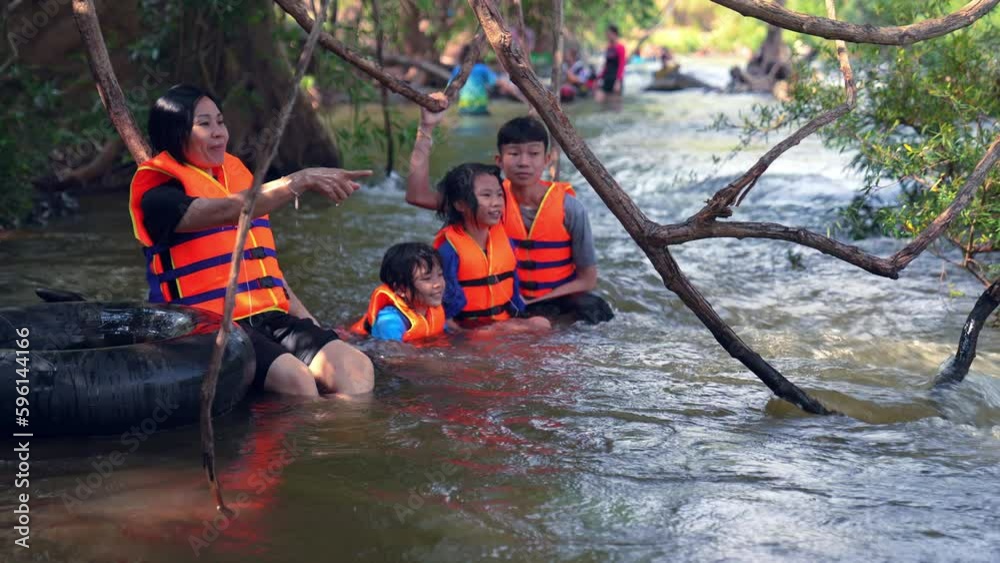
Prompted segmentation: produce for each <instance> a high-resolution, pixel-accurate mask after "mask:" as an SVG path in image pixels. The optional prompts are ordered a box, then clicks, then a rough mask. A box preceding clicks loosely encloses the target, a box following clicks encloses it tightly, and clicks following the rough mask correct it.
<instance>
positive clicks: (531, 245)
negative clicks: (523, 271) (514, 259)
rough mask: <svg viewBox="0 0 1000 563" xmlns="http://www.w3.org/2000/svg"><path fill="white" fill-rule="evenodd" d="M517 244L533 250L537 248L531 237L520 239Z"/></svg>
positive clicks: (519, 246)
mask: <svg viewBox="0 0 1000 563" xmlns="http://www.w3.org/2000/svg"><path fill="white" fill-rule="evenodd" d="M517 246H518V248H523V249H525V250H532V249H533V248H535V241H533V240H531V239H524V240H522V241H518V243H517Z"/></svg>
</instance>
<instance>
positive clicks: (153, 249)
mask: <svg viewBox="0 0 1000 563" xmlns="http://www.w3.org/2000/svg"><path fill="white" fill-rule="evenodd" d="M270 226H271V221H269V220H268V219H263V218H257V219H254V220H253V221H250V227H251V228H253V227H270ZM235 230H236V226H235V225H227V226H225V227H214V228H211V229H205V230H203V231H194V232H191V233H176V232H175V233H174V234H173V236H172V237H170V243H169V244H167V243H160V244H154V245H153V246H148V247H145V248H144V249H143V251H144V252H146V256H147V257H148V256H149V255H150V254H159V253H161V252H163V251H164V250H169V249H170V247H171V246H177V245H179V244H183V243H185V242H191V241H192V240H196V239H200V238H202V237H207V236H210V235H214V234H218V233H224V232H226V231H235Z"/></svg>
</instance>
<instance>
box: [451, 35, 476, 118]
mask: <svg viewBox="0 0 1000 563" xmlns="http://www.w3.org/2000/svg"><path fill="white" fill-rule="evenodd" d="M484 39H485V35H484V34H483V30H482V29H481V28H480V29H479V31H477V32H476V36H475V37H473V38H472V41H471V42H470V43H469V51H468V52H467V53H466V54H465V59H464V60H463V61H462V68H461V70H459V71H458V76H456V77H455V79H454V80H452V81H451V82H450V83H449V84H448V87H447V88H445V89H444V96H445V97H446V98H448V105H449V106H450V105H451V104H454V103H455V100H456V99H457V98H458V93H459V92H460V91H461V90H462V86H465V82H466V81H467V80H468V79H469V75H470V74H472V67H474V66H476V61H478V60H479V54H480V53H481V52H482V50H483V41H484ZM448 78H449V79H450V78H451V76H450V75H449V76H448Z"/></svg>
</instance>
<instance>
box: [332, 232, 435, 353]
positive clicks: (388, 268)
mask: <svg viewBox="0 0 1000 563" xmlns="http://www.w3.org/2000/svg"><path fill="white" fill-rule="evenodd" d="M378 277H379V279H380V280H381V281H382V285H380V286H378V287H377V288H375V291H373V292H372V295H371V298H370V299H369V302H368V312H366V313H365V316H363V317H361V320H359V321H358V322H356V323H354V325H353V326H352V327H351V331H352V332H354V333H356V334H360V335H362V336H365V335H370V336H371V337H373V338H375V339H377V340H395V341H403V342H413V341H416V340H420V339H423V338H429V337H432V336H437V335H439V334H441V333H442V332H444V324H445V317H444V308H443V307H442V306H441V299H442V297H443V296H444V289H445V283H444V276H443V275H442V273H441V257H440V256H439V255H438V253H437V251H436V250H434V249H433V248H431V246H430V245H428V244H425V243H422V242H404V243H400V244H396V245H393V246H392V247H390V248H389V250H386V251H385V256H383V257H382V267H381V269H380V270H379V274H378Z"/></svg>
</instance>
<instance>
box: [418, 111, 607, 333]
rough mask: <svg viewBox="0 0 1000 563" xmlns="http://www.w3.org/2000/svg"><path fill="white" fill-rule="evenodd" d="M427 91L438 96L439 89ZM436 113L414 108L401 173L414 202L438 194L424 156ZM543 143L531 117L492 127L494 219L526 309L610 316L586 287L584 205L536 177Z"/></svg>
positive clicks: (592, 263)
mask: <svg viewBox="0 0 1000 563" xmlns="http://www.w3.org/2000/svg"><path fill="white" fill-rule="evenodd" d="M432 97H436V98H438V99H445V98H444V97H443V95H442V94H440V93H435V94H432ZM443 117H444V112H440V113H431V112H429V111H427V110H426V109H421V125H420V128H419V129H418V130H417V140H416V143H415V144H414V146H413V153H412V154H411V156H410V174H409V176H408V178H407V181H406V201H407V202H408V203H410V204H411V205H415V206H417V207H424V208H427V209H436V208H437V207H438V206H439V205H440V201H441V195H440V194H439V193H435V192H434V190H432V189H431V186H430V178H429V174H430V170H429V168H430V167H429V160H430V148H431V145H432V144H433V141H432V139H431V131H433V129H434V127H435V126H436V125H437V124H438V123H440V122H441V119H442V118H443ZM548 148H549V136H548V132H547V131H546V130H545V126H544V125H542V123H541V122H539V121H538V120H537V119H533V118H530V117H518V118H515V119H512V120H510V121H508V122H507V123H506V124H504V125H503V127H501V128H500V131H499V132H498V133H497V151H498V154H497V155H496V163H497V165H498V166H500V167H501V168H502V169H503V173H504V176H506V178H507V179H506V180H504V182H503V187H504V189H505V198H506V201H505V203H506V211H505V213H504V217H503V221H502V223H503V226H504V229H505V230H506V232H507V235H508V236H509V237H510V239H511V240H512V242H513V243H514V244H515V247H516V250H515V252H516V256H517V260H518V265H517V272H518V275H519V276H520V281H521V288H522V290H523V291H524V297H525V298H526V299H525V303H526V305H527V309H526V311H527V313H528V314H533V315H543V316H546V317H555V316H559V315H563V314H572V315H573V316H574V317H575V318H577V319H581V320H584V321H586V322H588V323H599V322H603V321H608V320H611V319H612V318H613V317H614V313H613V312H612V311H611V307H610V306H609V305H608V304H607V302H606V301H604V299H602V298H600V297H598V296H597V295H594V294H593V293H590V292H591V291H593V290H594V288H596V287H597V263H596V258H595V252H594V240H593V235H592V234H591V231H590V221H589V220H588V218H587V211H586V209H584V207H583V205H582V204H581V203H580V202H579V200H577V198H576V197H575V195H576V194H575V192H574V191H573V188H572V187H571V186H570V185H569V184H565V183H558V182H556V183H553V182H545V181H542V179H541V178H542V173H543V171H544V169H545V164H546V154H547V152H548Z"/></svg>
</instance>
